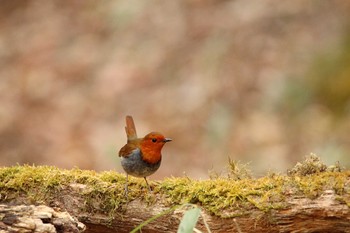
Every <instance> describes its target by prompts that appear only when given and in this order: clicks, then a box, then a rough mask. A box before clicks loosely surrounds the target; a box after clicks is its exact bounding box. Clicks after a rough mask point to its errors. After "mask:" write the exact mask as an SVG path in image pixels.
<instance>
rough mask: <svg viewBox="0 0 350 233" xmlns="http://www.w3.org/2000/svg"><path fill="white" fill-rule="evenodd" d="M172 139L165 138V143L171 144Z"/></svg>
mask: <svg viewBox="0 0 350 233" xmlns="http://www.w3.org/2000/svg"><path fill="white" fill-rule="evenodd" d="M171 141H172V139H171V138H164V140H163V142H171Z"/></svg>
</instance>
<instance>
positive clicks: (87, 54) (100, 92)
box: [0, 0, 350, 179]
mask: <svg viewBox="0 0 350 233" xmlns="http://www.w3.org/2000/svg"><path fill="white" fill-rule="evenodd" d="M349 12H350V1H348V0H333V1H327V0H324V1H306V0H305V1H304V0H296V1H277V0H266V1H260V0H255V1H245V0H235V1H228V0H217V1H213V0H204V1H198V0H178V1H159V0H149V1H137V0H125V1H123V0H122V1H103V2H101V1H93V0H86V1H46V0H37V1H35V0H34V1H22V0H2V1H1V5H0V106H1V107H0V166H10V165H15V164H25V163H26V164H36V165H43V164H45V165H55V166H58V167H61V168H73V167H79V168H82V169H94V170H97V171H103V170H116V171H119V172H122V171H123V170H122V168H121V166H120V162H119V157H118V156H117V154H118V151H119V149H120V148H121V147H122V146H123V145H124V144H125V143H126V136H125V131H124V126H125V116H126V115H128V114H130V115H132V116H133V117H134V120H135V123H136V127H137V130H138V134H139V136H144V135H145V134H146V133H148V132H150V131H159V132H162V133H163V134H165V135H166V136H167V137H171V138H172V139H173V141H172V142H171V143H169V144H167V145H166V146H165V147H164V149H163V161H162V166H161V167H160V169H159V170H158V172H157V173H156V174H155V175H153V176H151V179H160V178H163V177H168V176H183V175H184V174H186V175H187V176H189V177H193V178H207V177H208V171H210V170H214V171H216V172H219V173H220V172H221V171H223V170H225V168H226V166H227V164H228V158H229V157H230V158H231V159H233V160H239V161H241V162H242V163H250V165H249V166H250V169H251V170H252V172H253V174H254V175H256V176H260V175H263V174H265V173H266V172H267V171H275V172H285V171H286V169H288V168H290V167H292V166H293V165H294V164H295V163H296V162H297V161H299V160H302V159H303V158H304V156H305V155H308V154H310V153H311V152H313V153H316V154H317V155H318V156H320V157H321V158H322V159H323V161H324V162H326V163H327V164H333V163H335V162H336V161H340V163H341V165H343V166H349V165H350V153H349V152H350V135H349V132H350V14H349Z"/></svg>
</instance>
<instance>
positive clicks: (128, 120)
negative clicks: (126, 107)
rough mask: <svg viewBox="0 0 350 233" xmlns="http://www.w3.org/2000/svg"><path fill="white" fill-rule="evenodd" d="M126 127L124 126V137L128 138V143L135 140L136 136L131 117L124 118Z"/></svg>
mask: <svg viewBox="0 0 350 233" xmlns="http://www.w3.org/2000/svg"><path fill="white" fill-rule="evenodd" d="M125 120H126V126H125V132H126V136H127V137H128V142H129V141H132V140H135V139H137V134H136V127H135V123H134V120H133V119H132V116H126V118H125Z"/></svg>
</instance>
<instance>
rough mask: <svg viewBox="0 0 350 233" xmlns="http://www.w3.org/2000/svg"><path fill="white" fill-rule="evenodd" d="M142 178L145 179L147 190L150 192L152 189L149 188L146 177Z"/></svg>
mask: <svg viewBox="0 0 350 233" xmlns="http://www.w3.org/2000/svg"><path fill="white" fill-rule="evenodd" d="M143 178H144V179H145V181H146V184H147V187H148V190H149V191H150V192H152V189H151V187H150V186H149V184H148V182H147V179H146V177H143Z"/></svg>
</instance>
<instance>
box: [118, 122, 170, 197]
mask: <svg viewBox="0 0 350 233" xmlns="http://www.w3.org/2000/svg"><path fill="white" fill-rule="evenodd" d="M125 131H126V136H127V139H128V140H127V143H126V144H125V146H123V147H122V148H121V149H120V151H119V157H120V159H121V164H122V167H123V169H124V171H125V172H126V184H125V194H126V195H127V194H128V175H131V176H135V177H143V178H144V179H145V181H146V184H147V187H148V189H149V190H150V191H151V188H150V186H149V184H148V182H147V179H146V177H147V176H150V175H152V174H153V173H154V172H155V171H157V170H158V168H159V166H160V163H161V161H162V154H161V150H162V148H163V146H164V145H165V143H167V142H170V141H171V139H170V138H166V137H164V136H163V135H162V134H161V133H158V132H151V133H149V134H147V135H146V136H145V137H143V138H137V134H136V127H135V123H134V120H133V118H132V116H126V127H125Z"/></svg>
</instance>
